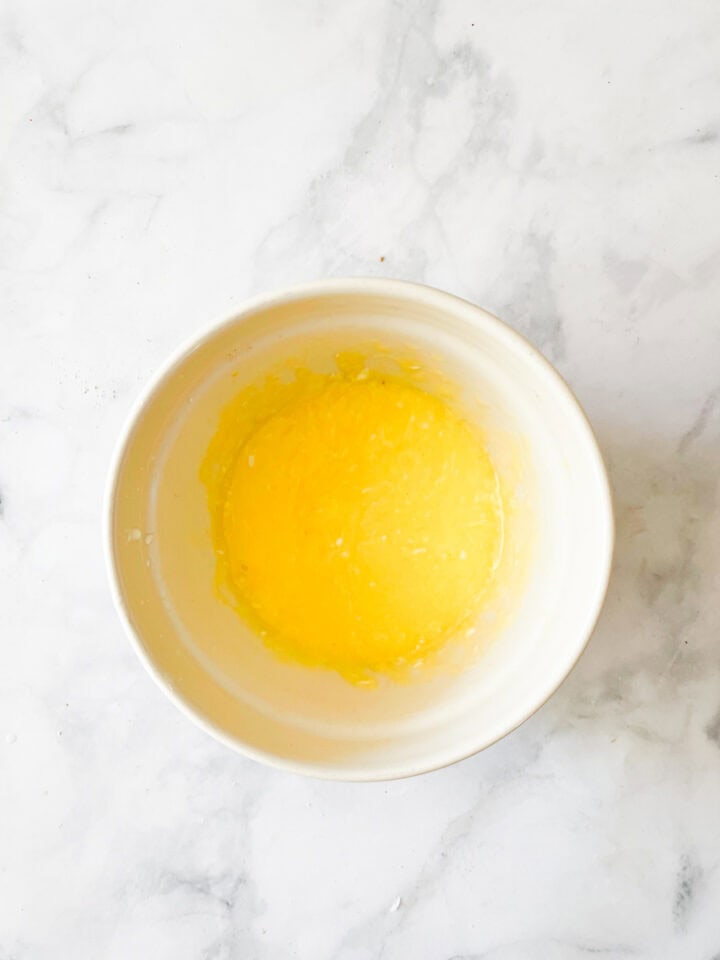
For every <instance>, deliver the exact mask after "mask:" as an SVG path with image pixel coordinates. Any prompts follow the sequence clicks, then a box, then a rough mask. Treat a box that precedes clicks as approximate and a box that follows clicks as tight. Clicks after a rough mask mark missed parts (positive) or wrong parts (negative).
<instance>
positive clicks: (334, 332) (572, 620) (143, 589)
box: [110, 281, 612, 779]
mask: <svg viewBox="0 0 720 960" xmlns="http://www.w3.org/2000/svg"><path fill="white" fill-rule="evenodd" d="M373 344H376V345H377V344H379V345H381V346H382V347H384V348H387V349H389V350H390V351H391V352H393V351H401V352H403V353H407V351H411V352H412V353H413V354H414V355H415V356H417V357H419V358H421V359H422V362H423V363H424V364H425V365H427V366H428V367H430V368H431V369H433V370H434V371H436V372H437V373H438V374H440V375H442V376H443V377H445V378H446V379H447V380H449V381H451V382H452V383H453V384H454V385H455V388H456V390H457V395H458V401H459V403H461V405H462V407H463V409H464V411H465V413H466V415H468V416H470V417H473V418H475V419H477V420H478V421H479V422H481V423H482V426H483V428H484V430H485V431H486V435H487V436H488V437H489V438H490V442H491V445H494V446H495V448H496V449H494V450H492V449H491V452H492V453H493V456H494V457H495V459H496V462H497V463H498V467H499V469H500V472H501V474H504V479H505V481H506V482H507V483H508V484H509V485H510V486H511V487H512V490H513V499H514V507H513V514H514V516H513V520H512V523H513V527H512V537H513V539H512V551H513V553H514V560H513V564H514V566H515V567H516V569H515V571H514V573H513V572H511V573H510V574H509V575H508V577H507V583H506V586H505V588H504V589H503V591H502V592H501V594H500V595H499V598H498V601H497V603H496V604H495V608H494V609H491V610H489V611H486V612H485V614H484V620H483V623H482V624H480V625H479V627H480V628H481V630H480V632H481V633H483V634H484V635H487V637H488V638H491V642H488V643H487V644H486V649H484V651H483V653H482V655H481V656H479V657H475V658H473V659H472V661H468V662H467V663H465V664H464V665H463V668H462V669H458V668H455V669H450V668H448V669H444V670H440V671H435V672H433V673H432V675H430V674H428V677H427V678H425V679H422V680H419V681H416V682H411V683H407V684H398V683H391V682H380V683H379V684H378V685H377V686H376V687H375V688H373V689H369V690H368V689H366V688H358V687H354V686H352V685H350V684H348V683H347V682H346V681H344V680H342V679H341V678H340V677H339V676H336V675H335V674H333V673H331V672H329V671H325V670H313V669H307V668H303V667H298V666H295V665H293V664H290V663H285V662H282V661H280V660H279V659H277V658H276V657H275V656H274V655H273V654H272V653H270V652H269V651H268V650H267V649H266V648H265V647H264V646H263V644H262V643H261V642H260V641H259V640H258V639H257V638H256V637H254V636H253V635H252V634H251V632H250V631H249V630H248V629H247V628H246V627H245V626H244V625H243V624H242V622H241V621H240V620H239V618H238V616H237V614H236V613H235V612H234V611H233V610H232V609H231V608H230V607H228V606H227V605H225V604H224V603H222V602H221V601H220V600H219V599H218V596H217V594H216V591H215V588H214V573H215V556H214V553H213V549H212V544H211V540H210V529H209V516H208V510H207V503H206V495H205V489H204V487H203V486H202V484H201V483H200V479H199V465H200V462H201V460H202V457H203V455H204V453H205V451H206V448H207V446H208V443H209V440H210V438H211V436H212V435H213V433H214V431H215V429H216V428H217V422H218V416H219V412H220V410H221V409H222V408H223V406H224V405H225V404H226V403H227V402H228V401H229V400H230V398H231V397H232V396H233V395H234V393H236V392H237V390H238V389H239V388H240V387H241V386H242V385H243V384H244V383H249V382H252V381H254V380H256V379H257V378H258V377H259V376H262V374H263V372H264V371H266V370H267V369H268V367H271V366H272V365H274V364H276V363H277V362H278V360H279V359H281V358H283V357H288V358H289V357H292V358H295V359H298V360H299V361H301V362H307V363H308V364H313V365H316V366H317V365H318V364H322V363H323V362H324V359H323V358H329V357H331V356H332V354H333V353H334V352H336V351H337V350H342V349H347V348H352V347H363V346H366V347H371V346H372V345H373ZM110 508H111V516H110V551H111V565H112V568H113V571H114V577H115V584H116V592H117V597H118V600H119V603H120V606H121V609H122V611H123V613H124V615H125V617H126V618H127V621H128V623H129V627H130V629H131V632H132V634H133V635H134V637H135V638H136V640H137V642H138V645H139V648H140V652H141V654H142V655H143V657H144V659H145V661H146V663H147V664H148V666H150V668H151V669H152V671H153V672H154V674H155V675H156V677H158V679H159V680H160V682H161V683H162V684H163V685H164V686H165V688H166V690H167V691H168V692H169V693H170V694H171V695H172V696H173V697H174V698H175V700H176V701H177V702H179V703H180V704H181V705H182V706H183V707H184V708H186V709H187V710H189V711H190V713H191V714H192V715H193V716H194V718H195V719H196V720H198V721H199V722H200V723H201V724H202V725H204V726H205V727H206V728H208V729H210V730H211V731H212V732H213V733H214V734H215V735H216V736H219V737H220V738H221V739H224V740H226V741H227V742H230V743H232V744H233V745H235V746H237V747H239V748H240V749H242V750H243V751H245V752H246V753H249V754H250V755H252V756H254V757H256V758H259V759H264V760H268V761H270V762H273V763H276V764H279V765H281V766H285V767H289V768H291V769H296V770H301V771H303V772H309V773H313V774H316V775H325V776H334V777H343V778H349V779H372V778H381V777H392V776H401V775H407V774H412V773H417V772H420V771H422V770H426V769H432V768H434V767H436V766H440V765H442V764H444V763H447V762H450V761H452V760H455V759H458V758H460V757H463V756H466V755H468V754H470V753H473V752H475V751H476V750H478V749H480V748H481V747H483V746H486V745H487V744H489V743H491V742H493V741H494V740H496V739H497V738H498V737H500V736H502V735H503V734H504V733H506V732H508V730H510V729H512V728H513V727H514V726H516V725H517V724H518V723H520V722H521V721H522V720H523V719H525V718H526V717H527V716H528V715H529V714H530V713H531V712H532V711H533V710H534V709H536V708H537V706H539V705H540V704H541V703H542V702H543V701H544V700H545V699H546V698H547V696H549V694H550V693H551V692H552V691H553V690H554V689H555V687H556V686H557V685H558V684H559V683H560V682H561V680H562V679H563V677H564V676H565V675H566V673H567V672H568V670H569V669H570V667H571V666H572V664H573V663H574V662H575V660H576V659H577V657H578V655H579V653H580V652H581V650H582V648H583V646H584V643H585V641H586V639H587V636H588V634H589V632H590V630H591V629H592V625H593V623H594V620H595V617H596V615H597V612H598V610H599V606H600V604H601V602H602V598H603V595H604V590H605V586H606V582H607V575H608V569H609V561H610V554H611V549H612V518H611V512H610V503H609V496H608V490H607V481H606V478H605V473H604V469H603V466H602V461H601V459H600V457H599V454H598V452H597V449H596V446H595V443H594V440H593V437H592V434H591V432H590V430H589V428H588V426H587V423H586V421H585V419H584V417H583V415H582V413H581V412H580V410H579V408H578V407H577V405H576V403H575V402H574V400H573V399H572V397H571V396H570V394H569V392H568V391H567V388H566V387H565V386H564V384H563V383H562V382H561V381H560V380H559V378H558V377H557V375H556V374H555V373H554V372H553V371H552V370H551V368H550V367H549V366H548V365H547V364H546V363H545V362H544V361H543V360H542V359H541V358H540V357H539V356H538V355H537V354H536V353H535V352H534V351H533V350H532V349H531V348H530V347H529V346H528V345H527V344H526V343H525V342H524V341H523V340H522V339H521V338H519V337H517V336H516V335H515V334H514V333H512V331H510V330H509V329H508V328H507V327H505V326H504V325H502V324H501V323H500V322H499V321H497V320H495V319H494V318H492V317H490V316H489V315H488V314H485V313H484V312H483V311H481V310H479V309H478V308H476V307H473V306H471V305H470V304H467V303H464V302H463V301H460V300H456V299H455V298H453V297H450V296H448V295H446V294H441V293H439V292H437V291H431V290H428V289H427V288H421V287H415V286H413V285H405V284H392V283H388V282H374V281H365V282H363V281H349V282H346V283H345V284H338V283H335V284H332V283H331V284H325V285H322V286H320V287H317V288H313V289H305V290H302V291H299V292H295V293H293V294H290V295H287V296H285V297H279V298H274V299H270V300H266V301H263V302H260V303H256V304H255V305H253V306H250V307H249V308H247V309H246V310H245V311H243V313H241V314H240V315H239V316H238V317H236V318H235V319H234V320H232V321H230V322H228V323H226V324H224V325H222V326H220V327H217V328H215V329H214V330H212V331H211V332H210V333H209V334H208V335H207V336H205V337H204V338H202V339H201V340H200V341H199V342H198V343H196V344H195V345H194V346H193V347H192V348H191V349H189V350H187V351H186V352H184V353H183V354H182V356H181V357H180V358H179V359H178V360H177V361H175V362H174V363H173V364H172V366H171V367H170V368H169V369H168V370H167V371H166V372H165V373H164V374H162V375H161V377H160V378H159V380H158V381H157V382H156V384H155V385H154V386H153V388H152V389H151V391H150V393H149V395H148V397H147V398H146V400H145V402H144V403H143V405H142V406H141V408H140V412H139V413H138V414H137V416H136V417H135V419H134V421H133V422H132V424H131V426H130V429H129V431H128V434H127V436H126V439H125V442H124V445H123V448H122V450H121V453H120V456H119V460H118V466H117V470H116V474H115V481H114V486H113V489H112V493H111V505H110ZM418 589H419V590H421V589H422V584H419V585H418Z"/></svg>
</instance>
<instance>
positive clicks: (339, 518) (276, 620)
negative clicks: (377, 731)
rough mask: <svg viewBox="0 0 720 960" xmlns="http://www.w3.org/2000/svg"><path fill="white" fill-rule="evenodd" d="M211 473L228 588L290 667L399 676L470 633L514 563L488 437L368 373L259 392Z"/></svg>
mask: <svg viewBox="0 0 720 960" xmlns="http://www.w3.org/2000/svg"><path fill="white" fill-rule="evenodd" d="M201 476H202V479H203V481H204V482H205V484H206V487H207V490H208V499H209V506H210V512H211V517H212V521H213V523H212V527H213V539H214V545H215V550H216V554H217V559H218V583H219V587H220V589H221V591H222V592H223V595H224V596H225V597H226V598H228V599H229V600H230V602H232V603H233V605H234V606H235V607H236V608H237V610H238V612H239V613H240V615H241V616H243V617H244V618H245V619H246V620H247V621H248V622H249V623H250V624H251V626H253V627H254V629H256V630H257V632H258V633H260V635H261V636H262V637H263V639H264V641H265V642H266V643H267V644H268V645H269V646H271V647H272V648H273V649H274V650H275V652H276V653H278V654H280V655H281V656H282V657H283V658H285V659H288V660H292V661H294V662H295V663H298V664H304V665H307V666H321V667H326V668H330V669H332V670H336V671H338V672H339V673H340V674H341V675H342V676H344V677H345V678H346V679H348V680H349V681H351V682H354V683H367V682H372V680H373V677H377V675H387V676H390V677H393V678H396V679H400V678H402V677H403V676H404V675H407V674H408V673H409V672H410V671H412V670H413V669H414V668H418V667H419V666H420V665H421V664H423V663H424V662H427V661H428V660H429V659H431V658H432V655H433V654H434V653H435V652H436V651H438V650H439V649H440V648H441V647H442V646H443V645H445V644H446V642H447V641H448V640H449V639H450V638H451V637H454V636H457V635H459V634H461V633H462V632H464V631H467V630H468V628H470V626H471V625H472V623H473V622H474V620H475V618H476V616H477V614H478V611H479V609H480V607H481V606H482V603H483V599H484V598H485V597H486V595H487V593H488V589H489V586H490V584H491V582H492V580H493V575H494V572H495V569H496V567H497V565H498V562H499V559H500V554H501V551H502V543H503V508H502V498H501V494H500V490H499V484H498V479H497V476H496V474H495V470H494V468H493V464H492V462H491V460H490V457H489V455H488V452H487V450H486V449H485V447H484V445H483V443H482V439H481V437H480V436H479V434H478V433H477V432H476V430H475V429H474V428H472V427H471V426H470V425H469V424H468V423H467V422H466V421H465V420H464V419H462V418H461V417H460V416H459V415H458V414H457V413H455V412H454V411H453V409H452V408H451V406H450V405H449V404H448V403H447V402H446V401H445V400H444V399H441V398H440V397H437V396H433V395H431V394H429V393H427V392H424V391H423V390H421V389H419V388H418V387H417V386H415V385H413V384H408V383H405V382H402V381H401V380H400V379H393V378H390V377H386V376H381V375H380V374H377V373H372V372H370V371H368V370H367V369H362V370H360V371H359V372H358V371H357V370H356V371H354V372H353V373H352V374H348V373H343V372H342V371H340V372H338V373H336V374H326V375H321V374H315V373H310V372H309V371H307V370H296V371H294V373H293V377H292V380H291V381H290V382H287V380H283V379H281V378H275V377H268V378H267V379H266V381H265V382H264V383H263V384H261V385H260V386H256V387H252V388H246V390H245V391H243V392H242V393H241V394H240V396H239V397H238V398H237V399H236V401H235V402H234V403H233V404H231V405H230V407H228V409H227V410H226V411H225V413H224V415H223V417H222V419H221V422H220V426H219V429H218V432H217V434H216V436H215V438H214V440H213V442H212V443H211V445H210V448H209V450H208V454H207V457H206V460H205V462H204V464H203V467H202V471H201Z"/></svg>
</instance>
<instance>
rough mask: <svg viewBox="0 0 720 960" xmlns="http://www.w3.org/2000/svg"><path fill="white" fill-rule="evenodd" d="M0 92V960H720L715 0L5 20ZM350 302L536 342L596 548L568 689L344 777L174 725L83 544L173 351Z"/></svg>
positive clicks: (718, 45)
mask: <svg viewBox="0 0 720 960" xmlns="http://www.w3.org/2000/svg"><path fill="white" fill-rule="evenodd" d="M0 89H1V90H2V96H1V98H0V138H1V143H2V151H3V168H2V180H1V181H0V257H1V263H0V303H1V304H2V313H1V315H0V323H1V333H2V339H1V340H0V491H1V494H2V516H1V517H0V641H1V643H0V657H1V661H2V662H1V664H0V688H1V696H0V814H1V815H0V957H2V960H60V958H62V960H66V958H67V960H106V958H107V960H125V958H128V960H134V958H152V960H166V958H167V960H170V958H172V960H190V958H193V960H194V958H204V960H266V958H267V960H269V958H271V960H285V958H288V960H290V958H297V960H371V958H383V960H451V958H454V960H461V958H462V960H471V958H473V960H479V958H483V960H580V958H585V957H592V956H596V955H597V956H601V957H603V958H608V960H615V958H618V960H619V958H626V957H633V958H643V960H665V958H667V960H675V958H692V960H717V958H718V957H719V956H720V617H719V614H718V610H719V609H720V603H718V588H719V587H720V576H719V575H720V558H719V552H720V551H719V547H718V545H719V544H720V510H719V509H718V500H717V494H718V489H717V481H718V467H719V455H720V5H718V3H717V0H683V2H677V0H633V2H625V0H622V2H621V0H608V2H606V3H595V4H591V3H571V2H567V0H547V2H543V3H537V2H534V0H504V2H495V3H491V2H489V0H445V2H437V0H412V2H410V0H407V2H406V0H365V2H362V3H356V2H352V0H336V2H333V3H330V2H328V0H267V2H265V0H263V2H261V0H174V2H171V0H124V2H122V3H118V2H116V0H63V2H57V0H3V2H0ZM347 274H373V275H382V276H393V277H404V278H411V279H415V280H422V281H426V282H428V283H431V284H434V285H436V286H439V287H442V288H444V289H447V290H451V291H453V292H455V293H457V294H460V295H461V296H465V297H467V298H469V299H471V300H473V301H475V302H477V303H480V304H482V305H483V306H485V307H487V308H488V309H490V310H492V311H494V312H496V313H498V314H499V315H500V316H502V317H503V318H505V319H506V320H508V321H509V322H510V323H511V324H513V325H514V326H515V327H516V328H517V329H519V330H521V331H522V332H524V333H525V334H526V335H528V336H529V337H530V338H531V339H532V340H533V341H534V342H535V343H536V344H537V345H538V346H539V347H540V349H542V350H543V351H544V352H545V354H546V355H547V356H548V357H549V358H550V359H551V360H552V361H553V362H554V363H555V364H556V365H557V366H558V367H559V369H560V371H561V372H562V373H563V374H564V376H565V377H566V378H567V379H568V381H569V382H570V383H571V385H572V386H573V387H574V389H575V390H576V391H577V393H578V395H579V397H580V399H581V401H582V402H583V403H584V405H585V407H586V409H587V411H588V413H589V414H590V416H591V418H592V420H593V422H594V424H595V426H596V428H597V431H598V434H599V438H600V441H601V444H602V447H603V449H604V451H605V453H606V456H607V458H608V462H609V465H610V469H611V474H612V480H613V484H614V488H615V492H616V502H617V513H618V523H619V540H618V548H617V562H616V571H615V574H614V578H613V581H612V584H611V588H610V594H609V599H608V603H607V607H606V610H605V613H604V615H603V617H602V619H601V622H600V625H599V628H598V629H597V631H596V634H595V636H594V639H593V640H592V641H591V644H590V646H589V648H588V651H587V653H586V654H585V656H584V657H583V659H582V661H581V663H580V665H579V666H578V668H577V669H576V670H575V672H574V673H573V675H572V676H571V678H570V679H569V681H568V682H567V683H566V684H565V685H564V686H563V687H562V689H561V690H560V691H559V692H558V694H557V695H556V696H555V697H554V698H553V699H552V700H551V701H550V702H549V703H548V704H547V705H546V706H545V707H544V708H543V709H542V710H541V711H540V712H539V713H538V714H537V715H536V716H535V717H533V718H532V719H531V720H530V721H529V722H528V723H526V724H525V725H524V726H523V727H522V728H521V729H519V730H518V731H516V732H515V733H514V734H512V735H511V736H510V737H508V738H507V739H506V740H504V741H503V742H501V743H499V744H498V745H496V746H495V747H493V748H491V749H489V750H487V751H486V752H485V753H483V754H481V755H479V756H477V757H475V758H474V759H471V760H469V761H466V762H465V763H461V764H459V765H457V766H454V767H452V768H450V769H447V770H444V771H441V772H439V773H436V774H432V775H428V776H425V777H420V778H418V779H415V780H410V781H404V782H396V783H388V784H375V785H361V786H358V785H352V784H332V783H320V782H313V781H311V780H305V779H302V778H298V777H293V776H289V775H284V774H281V773H277V772H275V771H272V770H269V769H264V768H262V767H260V766H257V765H255V764H254V763H252V762H250V761H246V760H244V759H242V758H241V757H239V756H235V755H234V754H232V753H231V752H230V751H228V750H227V749H225V748H223V747H221V746H219V745H218V744H216V743H215V742H213V741H212V740H211V739H210V738H209V737H207V736H206V735H205V734H203V733H201V732H200V731H199V730H196V729H195V728H194V727H193V726H192V725H191V724H190V723H189V722H188V721H187V720H186V719H185V718H184V717H183V716H181V715H180V713H179V712H177V711H176V710H175V708H174V707H173V706H172V705H171V704H170V703H169V702H168V701H167V700H166V699H165V698H164V697H163V696H162V695H161V693H160V692H159V691H158V690H157V689H156V688H155V687H154V685H153V683H152V682H151V680H150V679H149V678H148V677H147V676H146V674H145V672H144V670H143V668H142V667H141V665H140V663H139V662H138V661H137V659H136V657H135V655H134V654H133V653H132V651H131V649H130V647H129V645H128V643H127V641H126V639H125V637H124V635H123V632H122V629H121V626H120V623H119V621H118V619H117V617H116V616H115V614H114V612H113V609H112V606H111V602H110V598H109V593H108V588H107V585H106V578H105V571H104V567H103V557H102V550H101V537H100V514H101V502H102V493H103V486H104V480H105V474H106V470H107V466H108V460H109V456H110V452H111V449H112V447H113V445H114V443H115V440H116V437H117V434H118V431H119V428H120V425H121V423H122V421H123V419H124V417H125V415H126V413H127V411H128V408H129V405H130V404H131V402H132V400H133V399H134V397H135V396H136V394H137V392H138V390H139V388H140V386H141V385H142V383H143V382H144V381H145V379H146V378H147V376H148V375H149V374H150V372H151V371H152V370H153V369H154V368H155V367H156V365H157V364H158V363H159V362H160V361H161V360H162V359H163V358H164V357H165V356H166V354H167V353H168V352H169V351H170V350H171V349H172V348H173V347H175V346H176V345H177V344H178V342H179V341H181V340H182V339H183V338H185V337H187V336H188V335H190V334H191V333H192V332H193V331H195V330H196V329H197V328H198V327H199V326H200V325H203V324H205V323H206V322H207V321H208V320H209V319H211V318H214V317H216V316H219V315H222V314H226V313H228V312H230V311H231V310H232V308H233V307H234V306H235V305H236V304H237V303H238V302H239V301H240V300H241V299H243V298H244V297H246V296H247V295H249V294H252V293H256V292H260V291H264V290H271V289H273V288H277V287H278V286H282V285H285V284H287V283H290V282H295V281H299V280H307V279H312V278H315V277H321V276H328V275H347Z"/></svg>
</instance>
